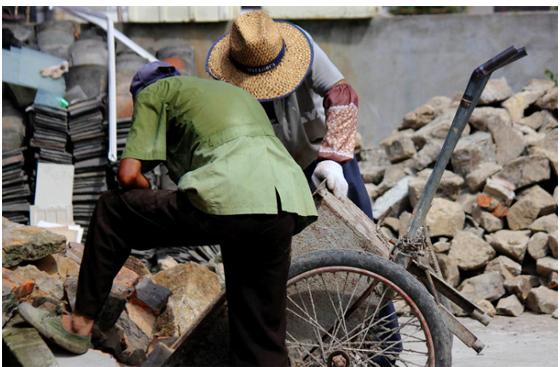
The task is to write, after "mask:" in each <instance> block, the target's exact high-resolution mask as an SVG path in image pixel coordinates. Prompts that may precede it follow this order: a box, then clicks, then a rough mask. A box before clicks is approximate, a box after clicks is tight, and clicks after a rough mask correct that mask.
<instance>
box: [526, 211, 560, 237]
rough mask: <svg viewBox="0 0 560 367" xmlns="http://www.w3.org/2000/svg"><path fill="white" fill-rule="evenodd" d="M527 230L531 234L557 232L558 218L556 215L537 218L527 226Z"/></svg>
mask: <svg viewBox="0 0 560 367" xmlns="http://www.w3.org/2000/svg"><path fill="white" fill-rule="evenodd" d="M529 229H530V230H531V231H533V232H539V231H541V232H547V233H554V232H558V216H557V215H556V214H549V215H545V216H543V217H540V218H537V219H536V220H535V221H534V222H533V223H531V224H530V225H529Z"/></svg>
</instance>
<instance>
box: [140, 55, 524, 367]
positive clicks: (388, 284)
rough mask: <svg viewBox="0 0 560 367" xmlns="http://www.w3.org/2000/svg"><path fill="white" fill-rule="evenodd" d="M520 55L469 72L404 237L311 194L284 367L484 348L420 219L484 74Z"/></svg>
mask: <svg viewBox="0 0 560 367" xmlns="http://www.w3.org/2000/svg"><path fill="white" fill-rule="evenodd" d="M526 54H527V53H526V51H525V49H524V48H515V47H510V48H508V49H506V50H504V51H503V52H501V53H499V54H498V55H497V56H495V57H493V58H492V59H490V60H488V61H487V62H485V63H483V64H482V65H480V66H479V67H477V68H476V69H475V70H474V71H473V73H472V75H471V77H470V80H469V82H468V85H467V88H466V90H465V92H464V94H463V97H462V99H461V101H460V104H459V107H458V109H457V112H456V114H455V117H454V119H453V122H452V124H451V127H450V129H449V132H448V135H447V137H446V139H445V142H444V144H443V147H442V149H441V151H440V153H439V155H438V158H437V160H436V163H435V166H434V168H433V170H432V173H431V175H430V177H429V179H428V182H427V184H426V186H425V188H424V191H423V192H422V195H421V196H420V199H419V201H418V204H417V205H416V207H415V208H414V211H413V216H412V219H411V221H410V224H409V228H408V231H407V233H406V235H404V236H402V237H401V238H399V239H398V240H396V241H392V240H389V239H387V238H385V236H383V235H382V233H381V232H380V231H379V230H378V229H377V228H376V226H375V224H374V223H373V222H372V221H371V220H370V219H369V218H368V217H367V216H366V215H365V214H364V213H363V212H362V211H361V210H360V209H359V208H357V207H356V206H355V205H354V204H353V203H352V202H351V201H350V200H349V199H346V198H342V199H338V198H336V197H334V196H333V195H332V194H331V193H330V192H329V191H328V190H327V189H326V188H325V187H324V185H320V186H319V187H318V188H317V190H316V191H315V193H314V198H315V202H316V205H317V208H318V212H319V218H318V220H317V221H316V222H315V223H313V224H312V225H310V226H309V227H307V228H306V229H305V230H304V231H302V232H301V233H300V234H298V235H297V236H295V237H294V238H293V242H292V259H293V260H292V264H291V267H290V274H289V280H288V285H287V294H288V306H287V314H288V327H287V339H286V343H287V347H288V351H289V355H290V360H291V364H292V366H293V367H296V366H297V367H304V366H329V367H350V366H429V367H447V366H451V349H452V338H453V335H455V336H456V337H457V338H458V339H459V340H460V341H461V342H463V343H464V344H465V345H467V346H468V347H470V348H472V349H473V350H475V351H476V352H480V351H481V350H482V349H483V348H484V344H483V343H482V341H481V340H479V339H478V338H477V337H476V335H474V334H473V333H472V332H471V331H469V330H468V329H467V328H466V327H465V326H464V325H463V324H462V323H461V322H460V321H459V320H458V319H457V318H455V316H454V315H453V313H452V312H451V305H450V304H451V303H453V304H455V305H456V306H458V307H459V308H460V309H462V310H463V311H464V312H465V313H466V314H467V315H469V316H470V317H472V318H474V319H476V320H478V321H479V322H481V323H482V324H484V325H488V324H489V322H490V318H489V317H488V315H486V313H485V312H484V311H483V310H482V309H481V308H480V307H478V306H477V305H476V304H474V303H472V302H471V301H470V300H468V299H467V298H465V297H464V296H463V295H462V294H461V293H459V292H457V291H456V290H455V289H454V288H453V287H452V286H451V285H449V284H447V283H446V282H445V280H444V279H443V277H442V274H441V272H440V270H439V267H438V265H437V261H436V260H435V255H434V253H433V250H432V245H431V242H430V238H429V236H428V235H427V231H426V226H425V219H426V215H427V213H428V210H429V208H430V205H431V202H432V199H433V197H434V195H435V193H436V191H437V188H438V185H439V182H440V180H441V177H442V175H443V171H444V169H445V167H446V166H447V164H448V162H449V159H450V157H451V154H452V152H453V150H454V148H455V146H456V144H457V142H458V140H459V138H460V136H461V133H462V131H463V129H464V128H465V125H466V123H467V122H468V120H469V117H470V116H471V114H472V111H473V109H474V108H475V107H476V105H477V103H478V101H479V98H480V95H481V94H482V91H483V90H484V87H485V85H486V83H487V82H488V80H489V79H490V76H491V74H492V73H493V72H494V71H496V70H497V69H499V68H501V67H504V66H505V65H507V64H510V63H512V62H514V61H516V60H518V59H520V58H522V57H524V56H526ZM224 304H225V295H224V294H223V293H222V294H221V295H220V296H219V297H217V298H216V299H215V301H214V302H213V303H212V304H211V305H210V306H209V307H208V309H207V310H206V312H204V313H203V314H202V315H200V316H199V318H198V320H197V321H196V322H195V325H194V326H193V327H192V328H191V329H190V330H189V331H187V332H186V333H185V334H183V335H182V336H181V338H179V339H177V340H176V341H175V342H174V343H173V344H172V345H170V346H169V345H165V344H163V343H160V344H159V345H158V346H156V349H155V351H154V352H153V353H152V354H151V355H150V358H149V359H148V361H146V363H145V364H144V365H145V366H161V365H165V364H166V361H171V360H173V356H174V355H176V354H177V353H178V351H179V350H181V349H184V348H188V344H189V341H190V340H191V339H193V337H195V336H196V334H197V333H200V332H201V330H203V329H204V326H205V325H207V324H208V323H209V322H210V321H209V320H211V319H212V316H213V315H216V314H217V313H218V311H219V310H220V309H221V308H222V307H223V306H224Z"/></svg>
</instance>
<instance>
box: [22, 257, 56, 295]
mask: <svg viewBox="0 0 560 367" xmlns="http://www.w3.org/2000/svg"><path fill="white" fill-rule="evenodd" d="M14 273H15V275H16V276H19V277H21V278H22V279H25V280H32V281H33V282H34V283H35V286H36V287H37V288H38V289H39V290H41V291H43V292H45V293H47V294H48V295H49V296H50V297H52V298H54V299H57V300H61V299H62V298H63V297H64V287H63V283H62V280H61V279H60V278H59V277H58V275H50V274H49V273H47V272H44V271H41V270H39V269H37V267H36V266H34V265H25V266H19V267H17V268H15V269H14Z"/></svg>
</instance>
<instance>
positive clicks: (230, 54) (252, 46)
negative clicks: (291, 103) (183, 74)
mask: <svg viewBox="0 0 560 367" xmlns="http://www.w3.org/2000/svg"><path fill="white" fill-rule="evenodd" d="M312 60H313V48H312V46H311V40H310V39H309V38H308V36H307V35H306V34H305V33H304V32H303V30H302V29H300V28H299V27H298V26H296V25H293V24H290V23H287V22H275V21H273V20H272V19H271V18H270V17H269V16H268V15H267V14H266V13H264V12H263V11H252V12H248V13H244V14H242V15H240V16H239V17H238V18H237V19H236V20H235V21H234V22H233V25H232V27H231V31H230V32H229V33H227V34H226V35H224V36H223V37H222V38H220V39H219V40H218V41H216V43H215V44H214V45H213V46H212V47H211V48H210V50H209V51H208V56H207V59H206V71H207V72H208V73H209V74H210V75H211V76H212V77H213V78H214V79H219V80H223V81H226V82H228V83H231V84H234V85H237V86H238V87H241V88H243V89H245V90H247V91H248V92H249V93H251V94H252V95H254V96H255V97H257V99H259V100H260V101H267V100H271V99H276V98H281V97H284V96H286V95H288V94H290V93H292V92H293V91H294V90H295V89H296V88H297V87H298V86H299V85H300V84H301V82H302V81H303V79H304V78H305V75H306V74H307V72H308V70H309V68H310V66H311V62H312Z"/></svg>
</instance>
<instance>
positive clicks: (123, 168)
mask: <svg viewBox="0 0 560 367" xmlns="http://www.w3.org/2000/svg"><path fill="white" fill-rule="evenodd" d="M117 178H118V180H119V184H120V185H121V186H122V188H124V189H126V190H129V189H149V188H150V182H149V181H148V179H146V177H144V175H143V174H142V161H140V160H138V159H134V158H124V159H123V160H121V162H120V164H119V172H118V174H117Z"/></svg>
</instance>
